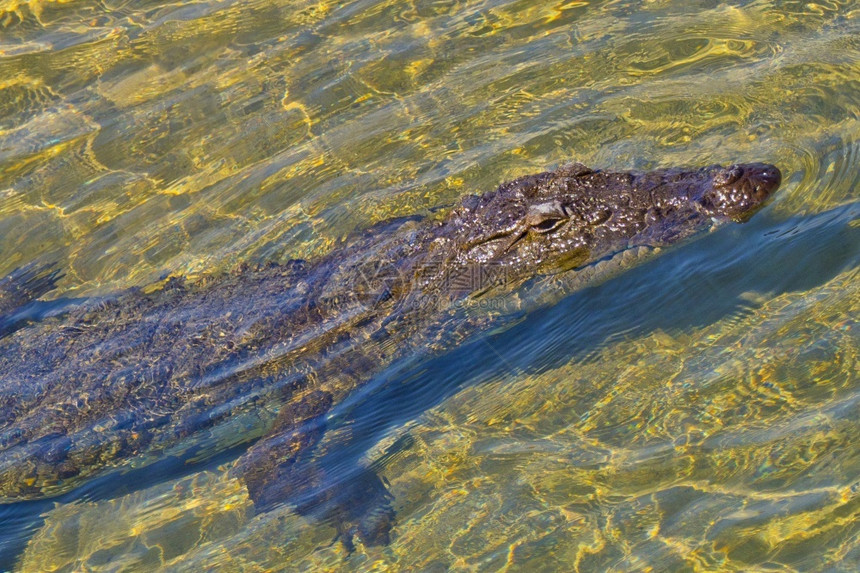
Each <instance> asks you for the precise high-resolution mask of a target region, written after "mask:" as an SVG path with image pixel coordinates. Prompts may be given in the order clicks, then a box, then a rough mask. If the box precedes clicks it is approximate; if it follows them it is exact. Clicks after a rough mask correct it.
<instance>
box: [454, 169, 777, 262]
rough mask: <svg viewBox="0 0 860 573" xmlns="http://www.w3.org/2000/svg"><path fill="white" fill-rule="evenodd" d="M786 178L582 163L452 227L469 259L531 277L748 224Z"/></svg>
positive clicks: (492, 196)
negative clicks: (613, 168) (598, 166)
mask: <svg viewBox="0 0 860 573" xmlns="http://www.w3.org/2000/svg"><path fill="white" fill-rule="evenodd" d="M780 180H781V175H780V172H779V170H778V169H777V168H776V167H774V166H772V165H767V164H762V163H751V164H743V165H731V166H729V167H720V166H716V165H715V166H711V167H705V168H701V169H697V170H682V169H665V170H658V171H651V172H646V173H639V172H618V173H611V172H603V171H595V170H591V169H589V168H587V167H585V166H584V165H581V164H574V165H568V166H565V167H562V168H560V169H558V170H556V171H551V172H547V173H541V174H539V175H533V176H528V177H523V178H520V179H517V180H514V181H511V182H510V183H506V184H504V185H502V186H501V187H499V189H498V190H497V191H495V192H493V193H488V194H486V195H483V196H480V197H478V196H469V197H467V198H466V199H464V200H463V201H462V202H461V204H460V205H459V206H458V207H457V208H455V209H454V211H453V212H452V213H451V214H450V215H449V217H448V220H447V222H446V223H447V224H446V225H445V226H446V227H447V228H448V230H449V232H450V233H451V235H453V237H452V238H453V240H454V241H455V242H456V243H457V245H458V252H459V256H458V258H459V259H460V261H461V262H464V263H467V264H485V263H493V264H500V265H504V266H505V267H506V268H507V269H508V276H509V277H511V276H513V277H517V276H521V277H525V276H529V275H534V274H535V273H552V272H559V271H563V270H567V269H571V268H575V267H579V266H583V265H586V264H589V263H591V262H595V261H598V260H600V259H603V258H605V257H607V256H610V255H613V254H615V253H618V252H620V251H624V250H626V249H629V248H633V247H637V246H650V247H657V246H664V245H668V244H672V243H675V242H677V241H679V240H682V239H684V238H686V237H689V236H691V235H693V234H695V233H698V232H700V231H702V230H705V229H707V228H710V227H712V226H714V225H715V224H719V223H722V222H726V221H737V222H741V221H745V220H746V219H748V218H749V217H751V216H752V215H753V213H755V212H756V211H757V210H758V209H759V208H761V206H762V205H763V204H764V203H765V201H766V200H767V199H768V198H769V197H770V196H771V195H772V194H773V192H774V191H775V190H776V189H777V188H778V187H779V184H780Z"/></svg>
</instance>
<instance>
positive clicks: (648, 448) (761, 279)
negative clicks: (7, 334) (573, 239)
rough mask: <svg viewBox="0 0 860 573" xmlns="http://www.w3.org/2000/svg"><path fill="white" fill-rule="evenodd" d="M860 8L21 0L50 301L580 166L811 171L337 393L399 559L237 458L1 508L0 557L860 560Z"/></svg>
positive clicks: (19, 210)
mask: <svg viewBox="0 0 860 573" xmlns="http://www.w3.org/2000/svg"><path fill="white" fill-rule="evenodd" d="M858 20H860V11H858V10H857V8H856V6H855V5H854V4H853V3H851V2H836V1H833V2H821V3H812V2H793V1H792V2H789V1H785V2H745V3H741V4H739V5H734V6H728V5H726V4H725V3H719V2H711V1H698V2H680V1H670V0H665V1H661V0H656V1H651V2H630V1H608V2H578V1H569V2H524V1H508V2H504V1H495V2H489V1H488V2H478V1H475V2H470V1H466V0H463V1H451V2H445V1H435V2H432V1H431V2H417V1H416V2H395V1H391V2H380V1H375V0H365V1H354V2H325V1H323V2H301V1H293V2H276V1H272V2H262V1H245V2H242V1H238V2H230V1H223V2H217V1H200V2H177V3H167V2H160V1H146V2H113V1H100V2H95V1H93V2H90V1H86V0H80V1H78V0H58V1H50V0H28V1H18V0H0V253H2V257H0V276H3V275H6V274H8V273H9V272H11V271H12V270H14V269H15V268H17V267H20V266H22V265H25V264H27V263H29V262H32V261H37V262H55V263H56V264H57V266H58V267H59V268H61V269H62V271H63V272H64V276H63V278H62V279H61V281H60V282H59V284H58V288H57V290H55V291H54V292H52V293H51V294H50V297H51V298H63V297H90V296H98V295H102V294H106V293H111V292H114V291H117V290H120V289H124V288H128V287H130V286H137V285H148V284H152V283H154V282H156V281H158V280H161V279H162V278H164V277H165V276H168V275H170V274H181V275H188V276H191V277H195V276H199V275H200V274H204V273H217V272H220V271H223V270H229V269H231V268H233V267H234V266H235V265H236V264H238V263H240V262H243V261H252V262H256V261H266V260H277V261H286V260H289V259H291V258H306V259H307V258H313V257H314V256H318V255H319V254H321V253H325V252H327V251H329V250H330V249H332V248H333V247H334V246H335V245H336V244H337V241H338V240H340V239H341V238H343V237H344V236H345V235H346V234H348V233H349V232H350V231H352V230H354V229H359V228H364V227H367V226H369V225H370V224H372V223H374V222H376V221H380V220H383V219H386V218H389V217H392V216H398V215H404V214H412V213H427V212H429V211H430V210H432V209H435V208H444V207H445V206H447V205H450V204H451V203H453V202H454V201H456V200H457V198H458V197H460V196H462V195H464V194H466V193H470V192H482V191H487V190H491V189H493V188H495V186H497V185H498V184H499V183H501V182H502V181H505V180H508V179H512V178H514V177H516V176H519V175H522V174H526V173H532V172H538V171H541V170H544V169H546V168H548V167H553V166H555V165H558V164H561V163H564V162H566V161H570V160H578V161H581V162H583V163H586V164H588V165H591V166H594V167H598V168H607V169H650V168H656V167H666V166H676V165H689V166H701V165H707V164H711V163H731V162H736V161H767V162H771V163H774V164H776V165H778V166H779V167H780V168H781V169H782V172H783V176H784V183H783V187H782V189H781V190H780V192H779V193H778V195H777V197H776V198H775V200H774V201H773V202H772V204H771V205H769V206H768V207H767V208H766V209H765V210H764V211H762V212H761V213H759V214H758V215H756V217H754V218H753V219H752V220H751V221H750V222H748V223H746V224H744V225H736V226H731V227H724V228H723V229H721V230H720V231H718V232H716V233H713V234H711V235H708V236H707V237H704V238H702V239H700V240H698V241H696V242H693V243H690V244H688V245H684V246H682V247H680V248H678V249H673V250H670V252H668V253H664V254H663V255H662V256H660V257H657V258H656V259H654V260H652V261H650V262H648V263H646V264H644V265H642V266H639V267H637V268H635V269H632V270H630V271H629V272H625V273H622V274H620V275H618V276H616V277H615V278H613V279H612V280H610V281H608V282H605V283H603V284H601V285H595V286H594V287H593V288H590V289H586V290H584V291H580V292H577V293H574V294H572V295H571V296H569V297H567V298H565V299H564V300H563V301H561V302H560V303H558V304H557V305H554V306H553V307H551V308H546V309H540V310H537V311H535V312H533V313H531V314H530V315H528V316H527V317H525V318H524V320H523V321H522V322H521V323H519V324H518V325H516V326H515V327H513V328H511V329H508V330H506V331H504V332H499V333H496V334H493V335H491V336H488V337H485V338H481V339H478V340H474V341H472V342H471V343H469V344H467V345H465V346H463V347H461V348H459V349H457V350H455V351H454V352H452V353H450V354H449V355H447V356H445V357H442V358H438V359H435V360H428V361H423V362H419V363H417V364H415V363H412V364H409V365H406V366H403V365H398V366H394V367H392V368H390V369H389V370H388V371H386V372H384V373H383V374H382V375H380V376H378V377H377V379H375V380H374V382H373V384H370V385H369V386H368V390H367V391H365V392H363V393H362V394H361V395H359V396H357V397H356V398H355V399H354V400H353V401H352V402H351V403H350V404H349V405H348V407H344V408H342V409H340V410H338V411H337V412H336V416H335V418H334V419H333V420H332V424H331V425H332V430H331V431H330V432H329V434H328V436H327V437H326V442H325V443H324V444H323V445H322V447H321V451H322V452H324V453H325V455H326V456H327V457H329V458H330V459H331V460H333V461H332V462H331V463H332V464H333V465H334V467H339V466H338V465H340V466H342V467H344V468H354V467H357V466H361V465H364V466H372V467H374V468H375V469H376V470H377V471H378V472H379V473H380V474H381V475H382V476H384V477H385V479H386V480H387V481H388V482H389V483H390V489H391V493H392V495H393V496H394V497H393V504H394V507H395V509H396V510H397V514H398V525H397V526H396V527H395V530H394V537H393V540H392V543H391V545H389V546H387V547H383V548H374V547H364V546H362V545H360V544H359V546H358V548H357V549H356V551H355V552H354V553H352V554H350V555H348V554H347V553H346V551H345V550H344V548H343V546H342V545H341V544H339V543H331V539H332V537H333V536H334V529H333V528H332V527H331V525H330V524H327V523H320V522H316V521H314V520H312V519H306V518H304V517H300V516H298V515H296V514H294V513H292V512H291V511H290V509H289V507H288V506H285V507H283V508H280V509H278V510H275V511H272V512H268V513H265V514H261V515H254V512H253V510H252V507H251V503H250V501H249V500H248V497H247V493H246V492H245V491H244V489H243V487H242V485H241V483H240V482H238V481H236V480H234V479H232V478H230V476H229V475H228V474H227V473H226V469H227V468H229V467H230V464H231V463H232V461H233V460H235V458H236V457H237V456H238V455H239V454H240V453H241V451H242V447H239V448H238V449H237V448H232V449H231V448H226V447H225V448H224V451H220V452H215V453H214V454H212V455H211V456H209V457H207V458H206V460H205V461H201V462H199V463H195V460H171V459H165V460H162V462H161V463H156V464H154V465H152V466H148V467H146V468H142V469H140V470H139V471H132V472H131V473H128V474H123V475H121V476H112V477H111V476H109V477H108V478H107V479H104V480H96V481H95V482H93V483H91V484H88V485H87V486H84V487H83V488H81V489H79V490H76V491H75V492H72V493H71V494H69V495H64V496H62V497H61V498H59V499H56V500H51V501H48V502H26V503H19V504H10V505H6V506H0V555H2V559H0V569H3V568H9V569H12V568H16V569H19V570H22V571H46V570H64V571H72V570H81V569H86V570H93V571H107V570H110V571H117V570H127V571H151V570H153V569H155V568H158V567H163V568H164V569H166V570H188V571H196V570H201V569H207V568H215V567H224V568H226V569H228V570H260V569H275V570H305V569H307V568H309V567H316V568H319V569H333V570H428V571H430V570H440V571H442V570H451V569H456V570H461V569H462V570H467V569H468V570H487V571H496V570H511V571H515V570H524V569H525V570H535V571H538V570H539V571H544V570H546V571H555V570H571V569H578V570H582V571H632V570H649V569H650V570H654V571H715V570H736V571H753V570H770V571H773V570H784V571H790V570H803V571H840V570H842V571H854V570H856V569H857V568H858V564H860V525H858V524H860V515H858V512H860V498H858V494H859V493H860V481H858V476H860V449H858V446H857V444H858V443H860V429H858V427H857V424H856V420H857V419H858V418H860V403H858V401H860V386H858V376H857V374H856V372H857V371H858V369H860V364H858V362H860V359H858V325H857V317H858V306H860V289H858V287H857V285H858V279H860V277H858V270H857V269H858V262H860V236H859V235H858V233H860V218H858V217H860V206H858V203H857V201H858V182H860V162H858V159H860V111H858V110H860V40H858V38H860V23H858ZM345 473H348V472H345ZM55 502H56V503H55ZM106 516H110V519H106V518H105V517H106Z"/></svg>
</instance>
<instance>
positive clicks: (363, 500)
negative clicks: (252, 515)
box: [234, 390, 395, 552]
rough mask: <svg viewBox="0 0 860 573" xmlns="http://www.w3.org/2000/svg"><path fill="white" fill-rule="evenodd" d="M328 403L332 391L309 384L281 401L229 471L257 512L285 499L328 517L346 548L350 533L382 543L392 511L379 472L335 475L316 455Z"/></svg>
mask: <svg viewBox="0 0 860 573" xmlns="http://www.w3.org/2000/svg"><path fill="white" fill-rule="evenodd" d="M332 403H333V398H332V395H331V394H329V393H328V392H326V391H323V390H314V391H312V392H309V393H308V394H306V395H305V396H303V397H302V398H301V399H300V400H298V401H296V402H293V403H288V404H286V405H284V407H283V408H282V410H281V412H280V413H279V414H278V419H277V420H276V423H275V426H274V427H273V429H272V430H271V432H270V433H269V434H268V435H267V436H265V437H264V438H263V439H262V440H260V441H259V442H257V443H256V444H255V445H254V446H253V447H252V448H251V449H250V450H248V452H247V453H246V454H245V455H244V456H242V458H241V459H240V460H239V462H238V463H237V466H236V468H235V470H234V471H236V472H237V473H238V475H239V477H241V479H242V480H243V481H244V482H245V486H246V487H247V488H248V494H249V496H250V497H251V500H252V501H253V502H254V507H255V509H256V510H257V511H258V512H264V511H267V510H269V509H272V508H273V507H274V506H275V505H277V504H278V503H281V502H289V503H292V504H294V506H295V509H296V511H297V513H299V514H300V515H312V516H314V517H316V518H318V519H321V520H323V521H326V522H329V523H331V524H332V525H333V526H334V527H335V529H336V530H337V536H336V537H335V539H340V541H341V542H342V543H343V545H344V547H345V548H346V549H347V551H350V552H351V551H353V550H354V549H355V546H354V545H353V541H352V540H353V538H354V537H355V536H358V537H359V539H361V540H362V542H363V543H365V544H366V545H384V544H387V543H388V542H389V540H390V537H389V534H390V531H391V528H392V527H393V525H394V521H395V515H394V510H393V509H392V507H391V504H390V500H391V495H390V494H389V493H388V489H387V488H386V486H385V484H383V482H382V480H381V479H380V478H379V476H378V475H377V474H376V473H375V472H374V471H373V470H372V469H365V468H361V469H359V470H358V473H357V474H355V475H350V476H348V477H347V478H346V479H338V480H334V479H332V478H334V477H335V476H329V475H327V473H328V472H327V471H326V470H325V468H324V467H323V464H321V463H320V460H319V459H317V456H315V450H316V446H317V444H318V443H319V442H320V440H321V439H322V437H323V435H324V434H325V431H326V423H325V416H326V414H327V413H328V412H329V410H330V409H331V406H332ZM338 477H343V476H338Z"/></svg>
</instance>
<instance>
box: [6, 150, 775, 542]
mask: <svg viewBox="0 0 860 573" xmlns="http://www.w3.org/2000/svg"><path fill="white" fill-rule="evenodd" d="M780 182H781V174H780V171H779V169H777V168H776V167H774V166H772V165H768V164H763V163H751V164H736V165H730V166H728V167H722V166H718V165H714V166H709V167H703V168H698V169H680V168H673V169H661V170H655V171H650V172H611V171H602V170H596V169H591V168H588V167H586V166H585V165H582V164H579V163H574V164H569V165H565V166H562V167H560V168H558V169H555V170H552V171H547V172H544V173H539V174H536V175H528V176H524V177H520V178H518V179H515V180H513V181H510V182H507V183H504V184H502V185H501V186H499V187H498V188H497V189H496V190H495V191H491V192H488V193H485V194H483V195H467V196H465V197H464V198H463V199H461V200H460V201H459V202H458V203H457V204H456V205H454V206H453V207H452V208H450V209H449V210H447V212H445V211H442V212H438V213H437V212H432V213H428V214H425V215H422V216H417V215H416V216H412V217H402V218H397V219H391V220H387V221H383V222H381V223H377V224H375V225H373V226H371V227H370V228H368V229H365V230H363V231H359V232H355V233H352V234H350V235H349V236H347V237H346V238H344V239H343V240H342V241H341V243H340V244H339V245H338V246H336V247H335V248H333V249H332V250H331V251H330V253H329V254H327V255H324V256H322V257H320V258H319V259H317V260H315V261H301V260H293V261H290V262H287V263H271V262H270V263H266V264H262V265H257V266H251V265H248V264H244V265H240V266H239V267H237V268H236V269H233V270H232V271H230V272H227V273H222V274H213V275H211V276H204V277H202V278H197V279H194V280H187V279H184V278H182V277H171V278H169V279H167V280H165V281H163V282H162V283H159V284H157V285H153V286H151V287H149V288H147V289H140V288H133V289H130V290H127V291H123V292H121V293H119V294H116V295H115V296H110V297H103V298H99V299H94V300H92V301H90V302H88V303H87V302H85V303H82V304H80V305H77V306H72V307H71V308H69V309H67V310H66V311H65V312H64V313H61V314H60V315H58V316H49V317H45V318H42V319H40V320H36V321H31V322H29V323H28V324H26V325H18V326H17V327H16V330H15V331H13V332H9V333H7V334H6V335H5V336H3V337H2V338H0V373H2V375H0V378H2V379H0V503H13V502H17V501H22V500H32V499H42V498H48V497H52V496H57V495H59V494H63V493H66V492H69V491H71V490H73V489H74V488H76V487H78V486H80V485H82V484H83V483H85V482H86V481H87V480H91V479H93V478H95V477H96V476H100V475H104V474H106V473H108V472H110V471H111V470H113V471H117V470H118V469H120V470H122V469H128V468H129V467H132V466H134V467H140V466H145V465H146V464H149V463H152V462H153V461H155V460H157V459H159V457H160V456H164V455H166V454H168V453H171V454H175V453H176V452H185V453H188V452H192V453H193V455H194V459H205V458H206V457H207V456H210V457H211V455H213V454H212V452H211V451H210V452H209V453H208V454H207V450H206V448H205V447H203V446H200V444H201V443H203V442H205V441H206V440H207V439H209V440H210V441H213V440H216V438H213V437H212V436H220V437H219V438H217V439H220V440H221V441H222V443H219V444H216V445H212V444H210V450H215V449H224V444H223V441H224V440H225V439H226V440H228V441H230V440H232V441H231V442H230V444H229V445H230V446H231V447H233V446H235V447H237V448H239V450H240V451H241V453H240V454H239V455H238V459H236V460H235V461H234V462H233V466H232V469H231V470H230V471H231V472H232V474H233V475H235V476H237V477H238V478H239V479H241V480H243V482H244V484H245V486H246V487H247V490H248V493H249V496H250V498H251V500H252V501H253V502H254V505H255V508H257V510H258V511H267V510H269V509H271V508H272V507H275V506H277V505H278V504H283V503H287V504H290V505H291V506H293V507H294V508H296V509H297V510H298V511H299V512H301V513H307V514H311V513H314V512H317V513H316V514H317V515H320V516H322V517H324V518H326V519H329V520H331V521H332V523H334V525H335V526H336V527H337V531H338V534H339V536H340V537H341V539H342V540H343V542H344V544H345V545H346V546H347V547H348V548H352V546H353V545H352V543H353V539H354V538H355V537H358V539H360V540H361V541H362V542H363V543H365V544H367V545H380V544H385V543H387V542H388V540H389V534H390V531H391V528H392V526H393V525H394V523H395V515H394V512H393V510H392V509H391V504H390V503H389V501H390V500H389V495H388V492H387V490H386V488H385V486H384V484H382V483H381V482H380V481H379V478H378V477H376V475H375V473H374V472H373V471H372V469H369V470H368V471H363V472H359V474H358V475H357V476H356V477H355V478H354V479H353V480H352V481H353V488H352V489H351V490H349V491H347V492H343V491H338V490H337V488H330V487H329V488H327V487H325V481H324V480H325V475H324V472H323V471H322V470H321V469H320V467H318V464H315V461H314V460H315V449H316V446H317V445H318V444H319V443H320V440H321V438H322V436H323V434H324V433H325V432H326V429H327V428H326V424H327V417H328V416H330V415H331V412H332V410H333V408H334V407H335V406H336V405H337V404H340V403H343V402H344V401H345V400H347V399H349V397H350V396H353V395H354V394H356V391H357V389H359V388H361V387H362V386H363V385H365V384H367V382H368V380H370V379H371V378H372V377H373V376H374V375H375V374H378V373H380V372H381V371H382V370H384V369H385V368H386V367H390V366H391V365H392V364H394V363H395V362H396V361H399V360H407V359H409V358H410V356H414V355H416V354H420V353H424V354H430V355H434V354H439V353H442V352H444V351H446V350H449V349H451V348H453V347H454V346H456V345H458V344H459V343H460V342H461V341H463V340H465V339H466V338H467V337H470V336H476V335H477V333H480V332H482V331H487V330H488V329H490V328H495V327H496V326H497V325H498V324H502V323H504V318H503V317H504V315H505V314H506V313H507V314H511V312H512V310H511V308H507V307H504V305H502V306H492V305H490V306H488V307H487V309H486V310H482V309H481V308H477V309H476V308H475V307H474V305H473V304H472V303H477V302H481V301H497V302H498V301H505V300H514V301H517V300H519V301H522V300H523V299H527V298H530V297H531V298H532V299H534V300H538V299H540V297H539V296H537V295H535V294H534V292H536V291H535V285H536V284H543V283H542V281H543V282H545V281H546V280H548V279H551V278H553V277H569V276H576V275H577V274H579V273H582V272H583V271H584V270H585V269H587V268H589V267H594V266H595V265H596V264H598V263H599V262H601V261H606V260H609V259H611V258H612V257H617V256H618V255H620V254H623V253H626V252H630V251H631V250H635V249H655V248H660V247H663V246H668V245H672V244H675V243H678V242H680V241H683V240H684V239H686V238H688V237H691V236H693V235H695V234H699V233H701V232H702V231H704V230H708V229H711V228H713V227H715V226H717V225H720V224H722V223H724V222H728V221H736V222H742V221H745V220H747V219H748V218H749V217H751V216H752V215H753V214H754V213H755V212H756V211H758V210H759V209H760V208H761V207H762V206H763V205H764V204H765V202H766V201H767V200H768V199H769V198H770V197H771V196H772V194H773V193H774V191H775V190H776V189H777V188H778V187H779V185H780ZM13 275H14V273H13ZM18 277H19V278H21V277H23V278H24V279H26V280H28V281H30V282H31V283H33V285H32V288H30V289H29V290H28V289H20V288H19V289H17V290H15V292H16V293H17V294H16V295H15V296H12V297H6V298H7V300H17V301H18V303H20V304H23V303H24V302H26V301H24V300H23V299H21V296H22V293H26V292H32V293H33V294H36V295H42V294H44V292H45V290H46V288H45V285H53V280H54V278H55V277H56V274H54V273H53V272H42V273H38V272H36V271H34V270H31V269H27V270H25V271H24V272H19V273H18ZM12 278H13V279H14V278H15V277H14V276H13V277H12ZM34 281H35V282H34ZM10 284H11V283H10ZM559 284H562V283H559ZM579 284H580V285H581V286H582V284H583V283H579ZM585 284H587V281H586V283H585ZM0 286H2V285H0ZM12 290H14V289H12ZM568 290H569V289H568ZM529 293H531V294H529ZM16 297H17V298H16ZM7 306H9V305H7ZM13 306H14V305H13ZM516 308H518V309H522V308H523V307H522V306H516ZM499 309H501V310H499ZM5 310H6V311H7V312H8V311H9V309H5ZM225 429H226V430H225ZM195 444H196V447H197V448H198V449H197V450H195V449H194V448H195ZM189 455H191V454H189ZM356 492H360V493H356ZM320 508H325V509H320Z"/></svg>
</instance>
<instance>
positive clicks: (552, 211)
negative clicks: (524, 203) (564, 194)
mask: <svg viewBox="0 0 860 573" xmlns="http://www.w3.org/2000/svg"><path fill="white" fill-rule="evenodd" d="M569 212H570V210H569V209H568V207H566V206H565V205H562V204H561V203H560V202H559V201H550V202H549V203H540V204H537V205H532V206H531V207H530V208H529V212H528V215H527V216H526V220H525V223H526V225H527V226H528V228H530V229H532V230H534V231H535V232H538V233H549V232H550V231H554V230H556V229H557V228H559V227H560V226H561V225H562V224H563V223H564V222H565V221H567V220H568V219H569V218H570V215H569V214H568V213H569Z"/></svg>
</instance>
